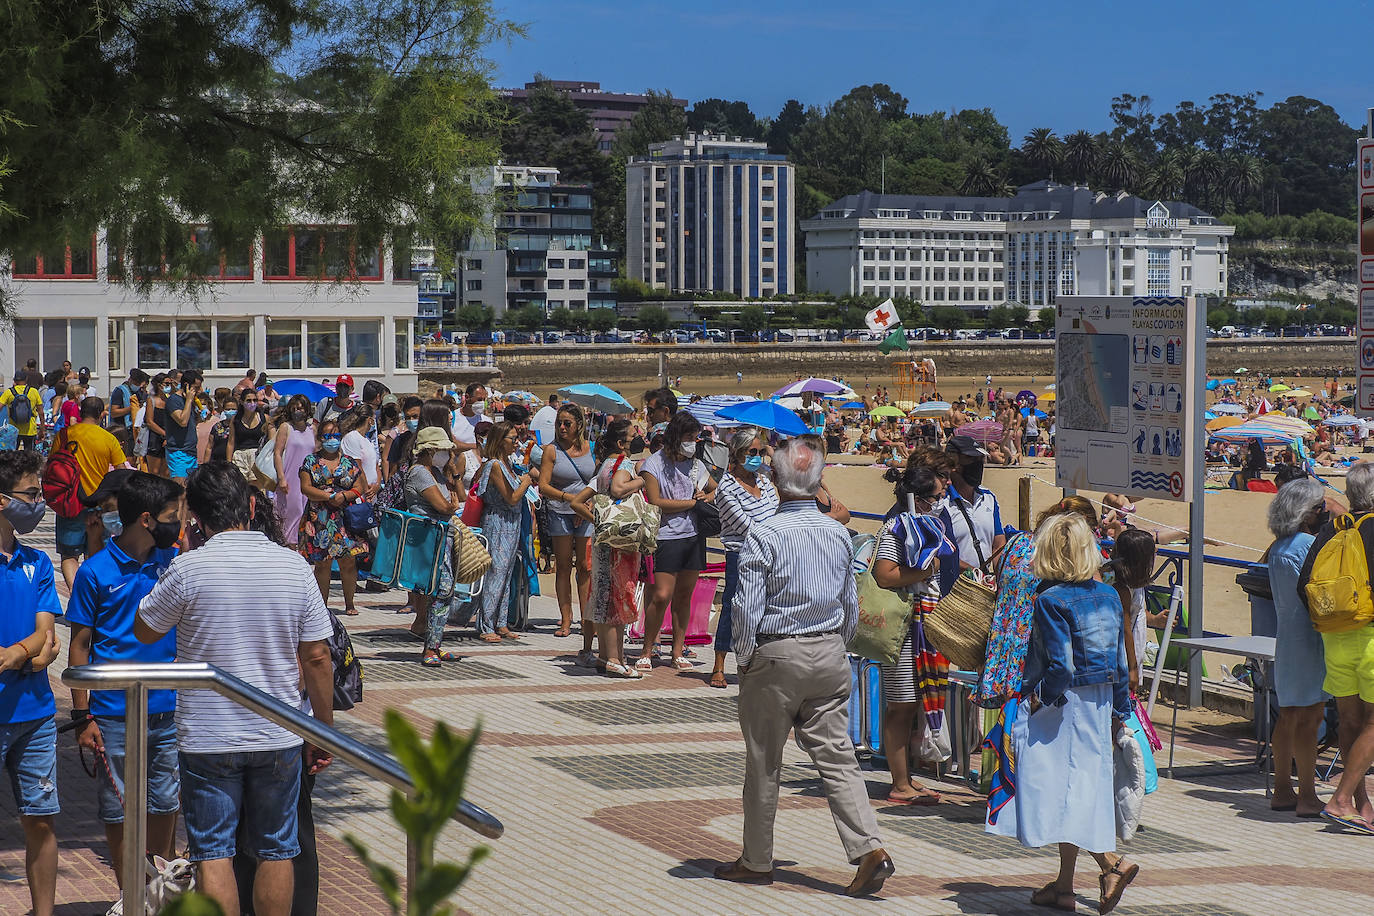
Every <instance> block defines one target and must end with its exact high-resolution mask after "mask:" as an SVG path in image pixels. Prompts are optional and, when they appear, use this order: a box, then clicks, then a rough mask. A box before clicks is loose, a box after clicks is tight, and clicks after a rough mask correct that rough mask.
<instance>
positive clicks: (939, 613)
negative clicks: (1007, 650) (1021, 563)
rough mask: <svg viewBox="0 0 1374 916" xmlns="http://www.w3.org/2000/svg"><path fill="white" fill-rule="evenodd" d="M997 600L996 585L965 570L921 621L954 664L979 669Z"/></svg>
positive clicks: (932, 640)
mask: <svg viewBox="0 0 1374 916" xmlns="http://www.w3.org/2000/svg"><path fill="white" fill-rule="evenodd" d="M996 602H997V588H996V587H995V586H992V585H988V584H987V583H985V582H984V581H982V580H981V579H975V578H974V577H973V575H972V573H971V572H970V571H968V570H965V571H964V572H963V573H961V574H960V576H959V578H957V579H955V580H954V588H952V589H950V592H949V594H948V595H945V596H944V597H943V598H941V599H940V604H939V606H938V607H937V608H936V609H935V613H933V614H928V615H927V616H926V618H925V620H924V621H922V625H923V626H924V627H925V631H926V636H928V637H929V638H930V642H931V645H933V646H935V648H937V649H939V650H940V652H941V653H943V654H944V656H945V658H947V659H949V666H950V667H951V668H957V669H959V670H960V671H977V670H978V669H979V668H981V667H982V666H983V661H984V659H985V657H986V656H987V649H988V632H989V631H990V630H991V629H992V609H993V605H994V604H996Z"/></svg>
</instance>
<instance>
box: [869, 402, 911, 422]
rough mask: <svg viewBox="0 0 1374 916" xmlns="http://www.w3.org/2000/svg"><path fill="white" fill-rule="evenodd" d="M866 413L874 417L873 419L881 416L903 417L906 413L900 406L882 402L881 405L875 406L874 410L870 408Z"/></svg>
mask: <svg viewBox="0 0 1374 916" xmlns="http://www.w3.org/2000/svg"><path fill="white" fill-rule="evenodd" d="M868 415H869V416H870V417H873V418H875V419H882V418H883V417H905V416H906V414H904V413H902V408H900V407H894V406H892V405H891V404H884V405H883V406H882V407H879V408H876V409H875V410H870V411H869V412H868Z"/></svg>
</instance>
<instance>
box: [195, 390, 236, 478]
mask: <svg viewBox="0 0 1374 916" xmlns="http://www.w3.org/2000/svg"><path fill="white" fill-rule="evenodd" d="M238 413H239V402H238V398H237V397H235V396H234V393H233V392H232V391H230V390H229V389H228V388H220V389H218V390H217V391H215V409H214V412H212V413H211V414H210V416H209V418H208V419H207V421H206V422H205V423H204V424H203V426H204V427H205V434H204V438H203V439H202V440H201V442H200V463H201V464H204V463H205V462H207V461H228V460H229V455H230V454H231V452H230V451H229V430H230V429H232V428H233V422H234V417H236V416H238Z"/></svg>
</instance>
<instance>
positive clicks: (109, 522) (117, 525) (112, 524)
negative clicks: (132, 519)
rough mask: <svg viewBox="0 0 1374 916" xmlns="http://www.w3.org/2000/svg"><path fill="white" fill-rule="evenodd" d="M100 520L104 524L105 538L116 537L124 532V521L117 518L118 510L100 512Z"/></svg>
mask: <svg viewBox="0 0 1374 916" xmlns="http://www.w3.org/2000/svg"><path fill="white" fill-rule="evenodd" d="M100 521H101V522H102V523H104V525H105V536H106V537H107V538H117V537H119V536H120V535H121V534H123V533H124V523H123V522H121V521H120V520H119V510H117V509H116V510H115V511H113V512H102V513H101V514H100Z"/></svg>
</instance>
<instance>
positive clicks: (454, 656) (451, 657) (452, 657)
mask: <svg viewBox="0 0 1374 916" xmlns="http://www.w3.org/2000/svg"><path fill="white" fill-rule="evenodd" d="M439 660H440V661H444V662H461V661H462V660H463V656H461V655H459V654H458V653H457V652H440V653H439Z"/></svg>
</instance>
